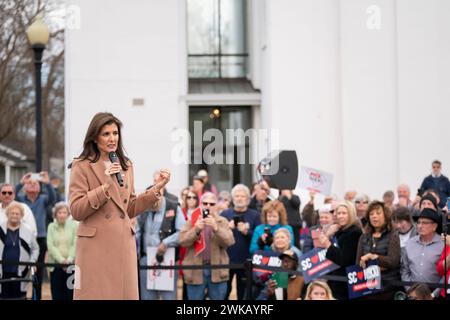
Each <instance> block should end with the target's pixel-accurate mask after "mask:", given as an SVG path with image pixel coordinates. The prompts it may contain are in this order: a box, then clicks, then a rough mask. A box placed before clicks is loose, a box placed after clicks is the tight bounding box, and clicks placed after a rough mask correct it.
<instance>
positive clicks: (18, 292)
mask: <svg viewBox="0 0 450 320" xmlns="http://www.w3.org/2000/svg"><path fill="white" fill-rule="evenodd" d="M441 167H442V165H441V163H440V162H439V161H437V160H436V161H434V162H433V163H432V173H431V175H429V176H427V177H426V178H425V179H424V180H423V182H422V184H421V185H420V188H419V190H418V193H417V195H415V197H414V198H412V195H411V192H410V188H409V186H408V185H405V184H402V185H400V186H398V188H397V200H395V198H396V196H395V193H394V192H393V191H391V190H388V191H386V192H385V193H384V194H383V195H382V201H379V200H376V199H370V198H369V197H368V196H367V195H366V194H364V193H362V192H359V191H358V192H357V191H353V190H352V191H348V192H346V193H345V195H344V197H343V198H342V199H339V198H338V197H336V196H329V197H326V198H325V201H324V203H323V204H322V205H320V207H318V208H317V207H315V205H314V198H315V195H316V194H315V192H314V191H311V192H310V201H309V202H308V203H306V204H305V205H304V206H302V205H301V200H300V197H299V196H298V195H295V194H294V193H293V191H292V190H280V191H279V194H278V195H277V196H276V197H274V196H272V194H271V190H270V187H269V185H268V184H267V182H266V181H264V180H262V181H259V182H256V183H254V184H253V185H252V186H251V188H248V187H247V186H245V185H243V184H237V185H235V186H234V187H233V188H232V190H224V191H221V192H219V190H217V188H216V187H215V186H214V184H213V183H212V182H211V181H210V180H209V177H208V173H207V172H206V170H200V171H199V172H198V174H197V175H196V176H194V177H193V179H192V185H191V186H188V187H186V188H183V189H182V191H181V194H180V197H177V196H176V195H173V194H171V193H170V192H169V191H168V190H167V189H165V190H164V189H163V190H161V191H162V195H163V197H162V201H160V202H158V205H157V206H156V207H153V208H151V209H149V210H147V211H146V212H144V213H143V214H141V215H139V216H138V217H137V218H133V219H132V223H133V224H134V225H135V229H136V234H135V235H136V248H137V251H136V259H137V261H138V262H139V265H141V266H143V265H148V264H149V261H150V260H151V259H153V260H154V261H155V263H156V264H159V263H163V261H165V260H166V261H167V259H168V256H167V254H168V252H169V249H170V248H174V250H173V251H174V259H175V261H176V263H178V264H180V265H186V266H203V267H205V268H203V269H201V268H198V269H190V268H187V269H181V270H179V271H177V272H173V273H172V274H173V277H172V278H171V279H172V280H171V281H173V288H172V289H167V288H165V289H164V290H163V289H161V288H158V289H156V288H154V287H152V286H150V285H149V281H150V280H149V279H150V277H149V276H148V272H154V271H153V270H147V269H140V272H139V292H140V298H141V299H145V300H157V299H165V300H174V299H176V298H177V283H179V282H182V283H183V290H182V291H183V299H185V300H204V299H211V300H227V299H230V296H231V291H232V287H233V283H236V287H235V289H236V298H237V299H238V300H243V299H248V298H252V299H258V300H276V299H285V300H286V299H289V300H298V299H303V300H344V299H348V298H349V296H348V289H347V282H345V281H338V280H333V281H331V280H330V281H328V280H326V279H315V280H314V281H312V282H310V283H309V284H306V283H305V281H304V279H303V276H302V275H300V274H299V273H296V274H289V275H288V277H287V278H286V282H287V285H286V286H284V287H279V283H278V282H277V279H278V281H280V280H279V279H281V278H282V277H279V278H277V277H278V275H277V276H274V277H270V278H268V279H266V281H264V282H262V283H261V282H257V281H254V279H247V277H248V274H246V272H245V270H244V269H242V268H229V269H228V268H211V267H210V266H214V265H232V266H237V265H243V264H244V263H246V262H247V261H248V259H251V258H252V255H253V254H254V253H255V252H261V251H262V252H270V253H271V254H272V255H274V256H277V257H278V258H279V259H280V261H281V266H282V268H283V269H286V270H292V271H296V270H299V264H300V257H301V256H302V255H303V254H305V253H307V252H309V251H311V250H313V249H314V248H323V249H326V258H327V259H329V260H331V261H332V262H333V263H335V264H336V265H338V266H339V268H338V269H336V270H334V271H332V272H331V273H330V275H334V276H344V277H346V267H349V266H352V265H359V266H361V267H363V268H364V267H366V266H367V264H368V263H369V262H370V261H377V263H378V266H379V268H380V271H381V280H382V290H380V291H377V292H376V293H375V294H372V295H368V296H365V297H363V299H381V300H392V299H396V298H397V297H398V296H399V292H404V297H406V298H408V299H416V300H417V299H420V300H430V299H442V298H444V297H446V296H448V294H446V292H445V290H444V289H442V288H440V287H439V288H437V289H435V288H433V287H429V286H428V284H430V283H434V284H443V283H446V284H450V283H449V275H450V272H449V268H450V236H448V235H446V233H447V215H448V214H449V211H448V206H447V199H448V198H449V197H450V182H449V180H448V178H447V177H445V176H444V175H443V174H442V173H441ZM156 178H157V173H155V182H154V183H156ZM50 180H51V179H50V178H49V175H48V174H47V173H46V172H42V173H41V176H40V179H39V180H35V179H33V177H32V175H31V174H30V173H29V174H26V175H25V176H24V177H23V178H22V180H21V182H20V183H19V184H18V185H17V186H13V185H11V184H7V183H5V184H2V185H1V186H0V202H1V206H0V254H1V260H2V264H1V268H0V279H1V280H8V279H14V278H18V279H19V280H20V279H27V278H28V277H30V275H34V276H33V277H34V279H35V280H36V284H35V285H34V286H33V289H34V291H35V292H34V297H35V298H36V299H41V296H42V293H41V287H42V282H43V279H44V278H45V276H44V274H45V273H46V271H48V275H49V279H50V287H51V294H52V298H53V299H65V300H70V299H72V296H73V288H72V287H71V286H70V285H69V284H70V283H71V279H70V277H71V276H72V273H73V270H72V268H70V266H71V265H72V264H74V263H75V262H76V257H75V255H76V254H75V253H76V250H75V249H76V241H77V227H78V223H77V222H76V221H75V220H74V219H72V218H71V212H70V208H69V206H68V205H67V204H66V203H65V202H64V201H62V196H61V195H60V194H59V192H58V189H57V187H58V181H57V180H58V179H53V180H55V181H53V180H52V181H50ZM151 187H152V186H149V188H151ZM149 258H150V259H149ZM14 261H16V262H19V261H21V262H47V263H50V264H56V265H51V266H49V267H48V268H47V270H46V269H44V268H43V267H42V266H40V265H38V266H37V268H35V267H30V266H26V265H18V264H14V263H7V262H14ZM248 281H252V282H253V285H252V290H251V292H248V287H247V283H248ZM400 281H403V282H407V283H409V284H408V285H405V286H403V285H400V284H399V283H400ZM28 285H29V282H26V281H3V282H2V281H0V297H1V298H2V299H23V298H25V296H26V293H27V288H28ZM447 293H450V290H448V292H447Z"/></svg>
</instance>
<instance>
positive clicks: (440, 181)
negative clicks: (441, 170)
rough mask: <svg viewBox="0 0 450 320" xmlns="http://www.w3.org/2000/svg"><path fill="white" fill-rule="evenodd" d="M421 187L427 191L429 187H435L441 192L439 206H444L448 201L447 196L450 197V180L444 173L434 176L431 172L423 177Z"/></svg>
mask: <svg viewBox="0 0 450 320" xmlns="http://www.w3.org/2000/svg"><path fill="white" fill-rule="evenodd" d="M420 189H422V190H423V191H426V190H427V189H434V190H436V191H437V192H438V193H439V198H440V202H439V207H441V208H443V207H444V206H445V204H446V203H447V198H448V197H450V181H449V180H448V178H447V177H446V176H444V175H442V174H441V175H440V176H439V177H438V178H434V177H433V176H432V175H431V174H430V175H429V176H428V177H426V178H425V179H423V182H422V185H421V186H420Z"/></svg>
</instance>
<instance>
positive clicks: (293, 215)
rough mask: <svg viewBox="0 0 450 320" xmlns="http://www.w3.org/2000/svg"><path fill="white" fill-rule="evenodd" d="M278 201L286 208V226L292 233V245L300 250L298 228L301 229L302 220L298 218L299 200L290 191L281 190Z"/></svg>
mask: <svg viewBox="0 0 450 320" xmlns="http://www.w3.org/2000/svg"><path fill="white" fill-rule="evenodd" d="M279 200H280V201H281V202H282V203H283V205H284V207H285V208H286V213H287V219H288V224H289V225H290V226H291V227H292V230H293V231H294V244H295V246H296V247H297V248H300V240H299V236H300V228H301V227H302V219H301V218H300V198H299V197H298V196H297V195H295V194H293V192H292V190H281V194H280V197H279Z"/></svg>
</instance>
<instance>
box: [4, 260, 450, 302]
mask: <svg viewBox="0 0 450 320" xmlns="http://www.w3.org/2000/svg"><path fill="white" fill-rule="evenodd" d="M1 265H20V266H29V267H61V268H67V267H70V266H74V264H59V263H44V262H17V261H6V260H0V266H1ZM254 268H257V269H259V270H267V271H272V272H286V273H288V274H289V275H299V276H302V275H303V273H302V272H301V271H293V270H286V269H283V268H280V267H269V266H255V265H254V264H253V263H252V260H251V259H248V260H247V261H246V262H245V263H242V264H217V265H180V264H176V265H172V266H167V265H153V266H147V265H140V266H139V269H141V270H155V269H156V270H180V269H182V270H199V269H241V270H242V269H244V270H245V274H246V279H247V280H246V292H247V296H246V300H253V299H254V297H252V287H253V269H254ZM320 279H324V280H329V281H338V282H347V281H348V280H347V277H345V276H336V275H323V276H321V277H320ZM17 281H21V282H32V283H33V285H34V284H35V280H34V279H33V278H10V279H0V285H1V284H2V283H6V282H17ZM382 281H383V284H390V285H394V286H396V287H408V286H412V285H413V284H415V283H416V282H410V281H398V280H382ZM422 283H424V284H426V285H427V286H428V287H430V288H433V289H435V288H444V287H445V285H444V284H443V283H430V282H422Z"/></svg>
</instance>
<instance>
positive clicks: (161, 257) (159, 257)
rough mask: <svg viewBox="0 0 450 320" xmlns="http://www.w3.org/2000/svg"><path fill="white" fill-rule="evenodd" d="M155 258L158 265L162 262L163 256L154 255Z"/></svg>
mask: <svg viewBox="0 0 450 320" xmlns="http://www.w3.org/2000/svg"><path fill="white" fill-rule="evenodd" d="M155 258H156V261H157V262H158V263H162V262H163V261H164V255H161V254H156V257H155Z"/></svg>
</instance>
